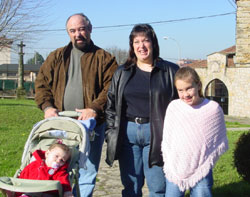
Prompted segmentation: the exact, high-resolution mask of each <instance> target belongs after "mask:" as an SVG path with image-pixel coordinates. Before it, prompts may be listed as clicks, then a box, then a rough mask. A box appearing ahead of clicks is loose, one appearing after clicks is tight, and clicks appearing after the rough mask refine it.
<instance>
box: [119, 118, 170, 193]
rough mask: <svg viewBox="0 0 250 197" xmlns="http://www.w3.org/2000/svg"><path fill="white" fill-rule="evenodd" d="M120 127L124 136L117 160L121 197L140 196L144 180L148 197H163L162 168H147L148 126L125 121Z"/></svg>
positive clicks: (163, 178)
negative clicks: (121, 187)
mask: <svg viewBox="0 0 250 197" xmlns="http://www.w3.org/2000/svg"><path fill="white" fill-rule="evenodd" d="M122 126H123V132H125V136H124V140H123V145H122V150H121V152H120V154H119V158H118V159H119V165H120V173H121V181H122V184H123V186H124V189H123V191H122V196H123V197H124V196H126V197H133V196H136V197H138V196H142V187H143V185H144V179H145V178H146V182H147V185H148V189H149V195H150V197H155V196H157V197H158V196H165V188H166V182H165V181H166V179H165V177H164V173H163V170H162V168H161V167H158V166H153V167H152V168H149V166H148V157H149V148H150V124H149V123H146V124H136V123H134V122H130V121H129V122H127V121H125V122H123V124H122ZM159 143H161V142H159Z"/></svg>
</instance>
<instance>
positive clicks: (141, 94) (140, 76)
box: [123, 66, 151, 118]
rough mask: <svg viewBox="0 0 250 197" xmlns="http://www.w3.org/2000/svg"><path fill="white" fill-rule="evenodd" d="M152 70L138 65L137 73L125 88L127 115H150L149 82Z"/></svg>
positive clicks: (144, 116)
mask: <svg viewBox="0 0 250 197" xmlns="http://www.w3.org/2000/svg"><path fill="white" fill-rule="evenodd" d="M150 74H151V72H146V71H143V70H141V69H140V68H138V66H136V69H135V73H134V75H133V76H132V77H131V79H130V80H129V81H128V83H127V85H126V86H125V89H124V94H123V102H124V105H123V106H124V109H123V110H124V111H123V112H124V113H125V114H126V117H143V118H148V117H149V84H150Z"/></svg>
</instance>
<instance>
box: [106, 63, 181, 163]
mask: <svg viewBox="0 0 250 197" xmlns="http://www.w3.org/2000/svg"><path fill="white" fill-rule="evenodd" d="M135 68H136V65H131V66H128V67H125V66H124V65H121V66H119V68H118V69H117V70H116V72H115V73H114V75H113V78H112V82H111V85H110V88H109V90H108V94H107V95H108V100H107V108H106V120H107V129H106V142H107V157H106V162H107V164H108V165H110V166H112V164H113V162H114V160H116V159H119V151H120V149H121V145H122V141H123V135H122V132H120V131H121V129H120V127H121V118H122V117H121V116H122V114H121V113H122V100H123V99H122V98H123V92H124V87H125V85H126V84H127V82H128V80H129V79H130V77H131V76H132V73H133V72H134V71H135ZM178 68H179V67H178V66H177V65H176V64H174V63H171V62H168V61H164V60H162V59H159V60H157V61H155V63H154V68H153V70H152V72H151V76H150V92H149V94H150V95H149V105H150V107H149V109H150V115H149V118H150V128H151V143H150V152H149V161H148V162H149V167H152V166H153V165H158V166H163V160H162V153H161V141H162V131H163V121H164V116H165V112H166V108H167V106H168V104H169V102H170V101H171V100H173V99H176V98H178V96H177V92H176V89H175V87H174V82H173V80H174V75H175V73H176V71H177V70H178Z"/></svg>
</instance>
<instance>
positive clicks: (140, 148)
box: [106, 24, 178, 197]
mask: <svg viewBox="0 0 250 197" xmlns="http://www.w3.org/2000/svg"><path fill="white" fill-rule="evenodd" d="M129 47H130V48H129V57H128V59H127V61H126V63H125V64H124V65H121V66H120V67H119V68H118V69H117V71H116V72H115V74H114V75H113V78H112V82H111V86H110V88H109V91H108V101H107V109H106V118H107V130H106V142H107V158H106V162H107V163H108V164H109V165H110V166H112V164H113V162H114V160H116V159H118V161H119V167H120V174H121V181H122V184H123V186H124V190H123V191H122V196H129V197H133V196H142V187H143V185H144V178H146V181H147V185H148V189H149V193H150V196H164V195H165V178H164V173H163V170H162V166H163V160H162V153H161V141H162V130H163V121H164V116H165V112H166V108H167V106H168V104H169V102H170V101H172V100H173V99H175V98H177V92H176V89H175V87H174V82H173V79H174V74H175V72H176V71H177V70H178V66H177V65H176V64H174V63H171V62H168V61H164V60H162V59H161V58H160V57H159V45H158V40H157V37H156V35H155V32H154V30H153V28H152V27H151V26H150V25H148V24H138V25H135V26H134V28H133V29H132V32H131V34H130V36H129Z"/></svg>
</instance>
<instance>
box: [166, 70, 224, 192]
mask: <svg viewBox="0 0 250 197" xmlns="http://www.w3.org/2000/svg"><path fill="white" fill-rule="evenodd" d="M175 86H176V88H177V91H178V94H179V98H180V99H177V100H174V101H172V102H171V103H170V104H169V106H168V108H167V111H166V115H165V120H164V129H163V140H162V153H163V161H164V167H163V169H164V173H165V176H166V182H167V187H166V196H167V197H181V196H184V195H185V191H186V190H188V189H190V194H191V196H192V197H197V196H207V197H209V196H212V192H211V188H212V185H213V175H212V168H213V167H214V165H215V163H216V161H217V160H218V159H219V156H220V155H222V154H223V153H224V152H225V151H226V150H227V149H228V140H227V136H226V127H225V121H224V115H223V111H222V109H221V107H220V106H219V105H218V103H216V102H215V101H211V100H208V99H206V98H204V97H203V96H202V93H201V86H202V85H201V81H200V78H199V76H198V74H197V73H196V71H195V70H194V69H192V68H190V67H182V68H180V69H179V70H178V71H177V73H176V75H175Z"/></svg>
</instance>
